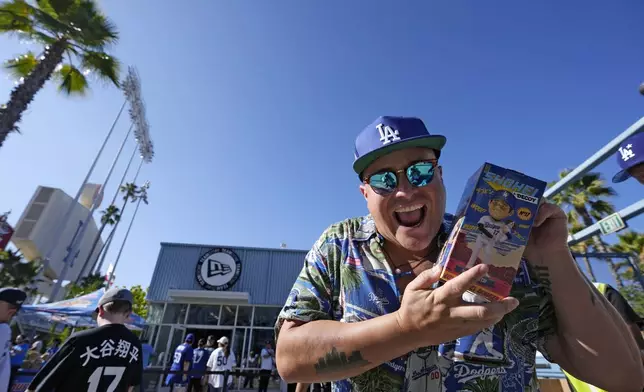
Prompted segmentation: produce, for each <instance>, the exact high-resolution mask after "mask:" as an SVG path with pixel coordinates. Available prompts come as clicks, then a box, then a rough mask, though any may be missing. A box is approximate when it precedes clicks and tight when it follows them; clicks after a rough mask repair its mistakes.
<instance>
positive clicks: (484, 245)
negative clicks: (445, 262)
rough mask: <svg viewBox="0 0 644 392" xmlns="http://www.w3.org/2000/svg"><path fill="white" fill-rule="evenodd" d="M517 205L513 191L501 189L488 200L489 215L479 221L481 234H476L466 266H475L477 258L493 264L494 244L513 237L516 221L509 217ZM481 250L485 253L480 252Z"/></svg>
mask: <svg viewBox="0 0 644 392" xmlns="http://www.w3.org/2000/svg"><path fill="white" fill-rule="evenodd" d="M515 205H516V199H515V197H514V195H513V194H512V192H508V191H505V190H499V191H496V192H494V193H493V194H492V196H491V197H490V201H489V202H488V212H489V215H484V216H482V217H481V219H480V220H479V222H478V229H479V231H480V234H478V235H477V236H476V242H475V243H474V248H473V249H472V254H471V256H470V259H469V261H468V262H467V264H466V265H465V268H472V267H474V265H475V264H476V259H477V258H480V259H481V261H483V263H485V264H491V263H490V261H491V260H490V258H491V257H492V255H493V252H494V246H495V245H496V244H498V243H500V242H503V241H506V240H509V239H510V238H512V234H511V233H512V229H513V228H514V222H513V221H512V220H509V219H508V218H509V217H510V216H512V214H514V206H515ZM481 250H483V254H481V253H480V252H481Z"/></svg>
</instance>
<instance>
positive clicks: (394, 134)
mask: <svg viewBox="0 0 644 392" xmlns="http://www.w3.org/2000/svg"><path fill="white" fill-rule="evenodd" d="M376 128H377V129H378V132H379V133H380V141H381V142H382V145H383V146H384V145H387V144H389V143H391V142H397V141H399V140H400V136H399V135H398V131H397V130H396V129H393V128H392V127H390V126H389V125H384V124H378V125H376Z"/></svg>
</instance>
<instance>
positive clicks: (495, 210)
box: [439, 163, 546, 301]
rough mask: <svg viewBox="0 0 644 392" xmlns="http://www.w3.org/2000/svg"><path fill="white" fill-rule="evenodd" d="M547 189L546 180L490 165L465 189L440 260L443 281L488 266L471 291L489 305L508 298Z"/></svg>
mask: <svg viewBox="0 0 644 392" xmlns="http://www.w3.org/2000/svg"><path fill="white" fill-rule="evenodd" d="M545 189H546V183H545V182H544V181H541V180H538V179H535V178H532V177H529V176H526V175H525V174H522V173H519V172H517V171H514V170H510V169H505V168H502V167H499V166H496V165H493V164H491V163H485V164H484V165H483V166H482V167H481V168H480V169H479V170H477V171H476V173H474V175H473V176H472V177H470V179H469V180H468V182H467V184H466V186H465V191H464V192H463V196H462V197H461V201H460V203H459V206H458V209H457V212H456V218H455V222H456V223H455V224H454V226H453V228H452V232H451V234H450V236H449V238H448V241H447V243H446V244H445V246H444V247H443V250H442V252H441V255H440V256H439V263H440V264H441V265H442V266H443V271H442V273H441V279H442V280H443V281H447V280H449V279H452V278H454V277H456V276H457V275H458V274H460V273H462V272H463V271H466V270H467V269H469V268H472V267H474V266H475V265H478V264H487V265H489V272H488V274H487V276H485V277H483V278H481V280H480V281H479V282H477V284H476V285H475V286H474V287H473V288H472V289H471V290H470V291H471V292H473V293H474V294H477V295H479V296H480V298H482V299H485V300H489V301H494V300H498V299H502V298H504V297H507V296H508V294H509V293H510V290H511V289H512V282H513V280H514V277H515V275H516V273H517V270H518V268H519V264H520V263H521V257H522V256H523V251H524V250H525V247H526V245H527V244H528V237H529V236H530V230H531V229H532V224H533V222H534V217H535V216H536V213H537V208H538V207H539V202H540V200H541V198H542V196H543V192H544V191H545Z"/></svg>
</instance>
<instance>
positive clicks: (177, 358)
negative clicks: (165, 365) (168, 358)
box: [166, 343, 194, 384]
mask: <svg viewBox="0 0 644 392" xmlns="http://www.w3.org/2000/svg"><path fill="white" fill-rule="evenodd" d="M193 354H194V352H193V349H192V346H191V345H189V344H188V343H183V344H181V345H179V347H177V349H176V350H174V355H173V356H172V365H171V366H170V370H183V363H184V362H190V363H191V364H192V358H193ZM183 377H184V375H183V374H180V373H179V374H168V378H167V380H166V382H167V383H168V384H169V383H171V382H180V381H182V380H183Z"/></svg>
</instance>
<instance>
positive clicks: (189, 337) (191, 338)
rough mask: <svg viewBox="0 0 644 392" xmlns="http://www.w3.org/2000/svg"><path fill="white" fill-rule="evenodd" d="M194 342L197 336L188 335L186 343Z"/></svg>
mask: <svg viewBox="0 0 644 392" xmlns="http://www.w3.org/2000/svg"><path fill="white" fill-rule="evenodd" d="M194 341H195V335H194V334H191V333H189V334H187V335H186V343H192V342H194Z"/></svg>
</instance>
